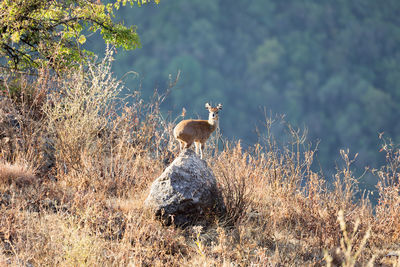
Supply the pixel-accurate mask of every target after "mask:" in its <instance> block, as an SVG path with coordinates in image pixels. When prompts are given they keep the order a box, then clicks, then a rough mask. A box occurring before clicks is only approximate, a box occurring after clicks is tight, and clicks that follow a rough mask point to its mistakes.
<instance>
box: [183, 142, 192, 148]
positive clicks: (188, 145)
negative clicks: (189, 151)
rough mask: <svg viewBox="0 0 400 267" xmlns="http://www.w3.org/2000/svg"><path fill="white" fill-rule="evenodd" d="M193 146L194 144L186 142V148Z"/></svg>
mask: <svg viewBox="0 0 400 267" xmlns="http://www.w3.org/2000/svg"><path fill="white" fill-rule="evenodd" d="M192 144H193V142H186V144H185V148H189V147H190V146H191V145H192Z"/></svg>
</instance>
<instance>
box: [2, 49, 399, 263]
mask: <svg viewBox="0 0 400 267" xmlns="http://www.w3.org/2000/svg"><path fill="white" fill-rule="evenodd" d="M111 56H112V55H111V54H110V52H108V54H107V55H106V57H105V59H104V60H103V61H101V62H97V63H96V64H94V63H88V64H87V66H86V67H81V68H77V69H76V70H74V69H72V70H71V71H70V72H67V73H65V75H64V76H63V77H62V78H61V77H59V76H57V75H53V74H52V72H50V71H48V70H47V69H42V70H39V71H38V75H39V76H38V77H36V78H35V79H33V78H32V77H30V76H25V75H23V74H19V75H18V76H13V77H9V78H8V79H6V80H4V82H3V85H4V86H3V87H2V89H3V90H2V95H1V96H0V159H1V161H0V265H10V266H28V265H29V266H99V265H102V266H111V265H116V266H306V265H313V266H325V265H327V266H330V265H332V264H333V265H343V266H355V265H356V264H358V265H360V266H366V265H367V264H370V265H371V266H372V265H375V266H381V264H387V266H392V265H391V264H396V262H397V264H399V262H398V258H399V255H400V254H399V253H400V252H399V247H398V245H397V244H399V242H400V216H399V209H398V207H399V205H400V196H399V193H398V192H399V190H400V184H399V182H398V179H399V166H400V165H399V164H400V156H399V150H398V148H397V147H394V146H393V145H391V144H390V143H384V146H383V147H382V150H383V151H385V152H386V153H387V154H386V155H387V157H386V159H387V162H386V165H384V166H382V167H381V168H380V169H378V170H371V171H372V172H374V173H375V174H376V175H377V177H378V178H379V183H378V191H379V192H378V193H379V202H378V204H377V206H376V207H375V209H373V208H372V206H371V205H370V204H369V201H368V199H367V195H364V197H362V198H361V199H360V200H357V201H356V200H355V194H356V193H357V191H358V188H357V184H358V178H357V177H354V175H353V173H352V167H351V164H352V162H353V159H354V157H355V156H351V155H350V153H349V152H348V151H341V153H340V156H341V157H342V162H343V163H342V164H340V166H342V167H340V168H338V169H337V172H336V174H335V175H334V179H335V182H334V183H333V185H331V186H328V185H327V184H326V183H325V181H326V177H323V175H322V174H320V173H316V172H314V171H313V170H312V168H311V165H312V164H313V159H314V153H315V150H314V148H313V147H310V146H308V145H307V144H305V143H304V138H302V134H301V133H300V132H299V131H296V130H293V129H292V136H291V137H290V138H289V140H290V141H289V142H288V143H287V144H282V145H281V144H277V142H276V141H275V139H274V136H273V135H272V134H271V132H270V131H269V129H270V126H271V124H272V123H274V122H273V120H272V119H271V120H268V123H267V129H266V130H265V132H266V133H265V136H266V138H265V140H264V141H263V142H262V143H261V144H256V145H254V146H253V147H251V148H249V149H244V148H242V147H241V143H240V142H230V141H227V140H226V139H224V138H223V137H221V136H220V135H216V136H213V138H212V140H209V142H208V146H207V151H206V155H205V158H206V160H207V163H208V165H209V166H210V167H211V168H212V170H213V172H214V173H215V175H216V178H217V180H218V183H219V188H220V190H221V192H222V195H223V197H224V201H225V204H226V207H227V212H226V214H224V215H223V216H220V217H212V218H209V220H208V221H207V222H204V221H199V222H198V223H197V224H195V225H191V226H188V227H186V228H176V227H173V226H168V227H167V226H163V225H162V224H161V223H160V222H159V221H157V220H156V219H155V218H153V217H152V216H151V215H150V214H149V213H148V212H146V211H145V210H144V209H143V201H144V199H145V198H146V196H147V194H148V190H149V186H150V184H151V182H152V181H153V180H154V179H155V178H157V177H158V176H159V175H160V174H161V173H162V171H163V169H165V168H166V166H167V165H168V164H169V163H170V162H171V161H172V160H173V159H174V158H175V157H176V156H177V154H178V150H179V149H178V144H177V143H176V142H175V141H174V140H173V137H172V135H171V133H172V129H173V126H174V125H175V124H176V122H177V121H179V120H181V117H178V118H176V119H175V120H174V121H172V120H167V119H165V118H164V117H163V116H162V115H161V113H160V103H161V102H162V101H163V99H164V98H163V96H160V95H157V94H155V95H154V96H153V98H152V99H153V100H152V101H150V102H145V101H143V100H142V99H141V96H140V93H139V92H136V91H134V92H132V93H131V94H130V95H129V98H130V99H129V101H128V99H126V98H125V96H124V95H122V94H121V91H122V90H123V89H124V88H123V84H121V83H120V82H119V81H118V80H116V79H115V78H114V77H113V75H112V73H111V71H110V69H111V64H110V62H111ZM15 75H16V74H15ZM13 88H14V89H15V88H17V89H18V90H13ZM224 111H225V110H224ZM223 116H224V115H223V112H221V117H223ZM218 144H219V145H218ZM218 147H220V148H221V147H222V149H217V148H218Z"/></svg>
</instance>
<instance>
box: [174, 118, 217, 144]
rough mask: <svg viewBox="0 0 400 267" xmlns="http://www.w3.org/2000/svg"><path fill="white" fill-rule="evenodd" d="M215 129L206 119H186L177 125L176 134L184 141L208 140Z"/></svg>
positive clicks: (176, 136)
mask: <svg viewBox="0 0 400 267" xmlns="http://www.w3.org/2000/svg"><path fill="white" fill-rule="evenodd" d="M214 130H215V127H213V126H212V125H210V124H209V123H208V121H206V120H184V121H181V122H180V123H178V125H176V126H175V129H174V136H175V138H177V139H181V140H183V141H189V140H191V141H196V140H199V141H206V140H207V139H208V138H209V137H210V135H211V133H212V132H213V131H214Z"/></svg>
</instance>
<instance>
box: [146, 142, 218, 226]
mask: <svg viewBox="0 0 400 267" xmlns="http://www.w3.org/2000/svg"><path fill="white" fill-rule="evenodd" d="M145 206H146V207H147V208H148V209H150V210H151V211H152V212H153V213H154V214H155V215H156V216H157V217H158V218H159V219H161V220H162V221H163V222H164V223H166V224H167V225H168V224H171V223H173V224H175V225H177V226H184V225H188V224H190V223H192V222H195V221H197V220H199V219H201V218H205V215H209V214H216V213H217V212H221V211H222V210H223V208H222V207H223V204H222V198H221V195H220V193H219V191H218V188H217V182H216V179H215V176H214V174H213V172H212V170H211V169H210V168H209V167H208V166H207V163H206V162H205V161H204V160H202V159H200V158H199V157H198V156H197V155H196V153H195V152H194V151H192V150H190V149H185V150H183V151H182V153H181V154H180V155H179V156H178V157H177V158H176V159H175V160H174V161H173V162H172V163H171V165H170V166H168V167H167V168H166V169H165V171H164V172H163V173H162V174H161V176H160V177H158V178H157V179H156V180H155V181H154V182H153V184H152V186H151V190H150V194H149V196H148V197H147V199H146V201H145Z"/></svg>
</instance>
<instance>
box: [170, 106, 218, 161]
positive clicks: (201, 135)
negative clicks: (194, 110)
mask: <svg viewBox="0 0 400 267" xmlns="http://www.w3.org/2000/svg"><path fill="white" fill-rule="evenodd" d="M206 108H207V109H208V111H209V119H208V120H184V121H181V122H180V123H178V125H176V126H175V129H174V137H175V139H177V140H178V141H179V143H180V148H181V149H183V148H190V146H191V145H192V144H193V143H196V152H197V150H198V148H199V149H200V154H201V157H203V152H202V147H203V146H204V143H205V142H206V141H207V139H208V138H209V137H210V135H211V134H212V132H214V131H215V129H216V128H217V125H218V111H219V110H220V109H222V105H221V104H219V105H218V106H217V107H211V106H210V105H209V104H208V103H207V104H206Z"/></svg>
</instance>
